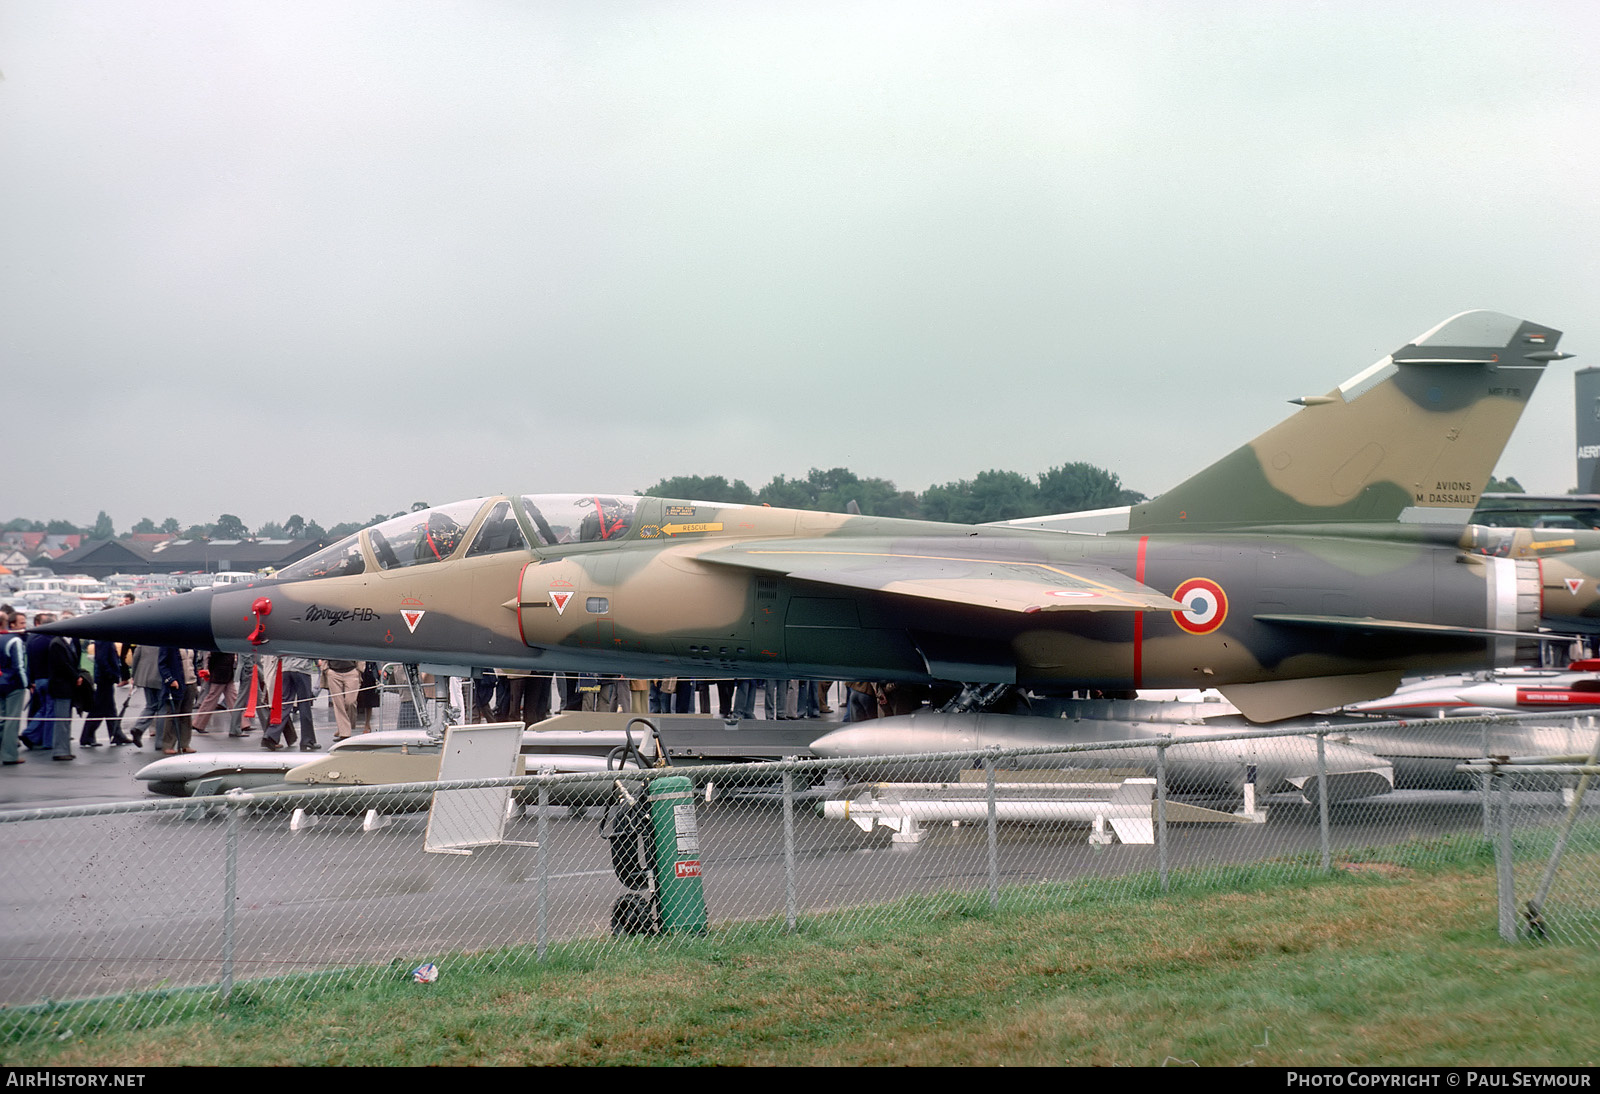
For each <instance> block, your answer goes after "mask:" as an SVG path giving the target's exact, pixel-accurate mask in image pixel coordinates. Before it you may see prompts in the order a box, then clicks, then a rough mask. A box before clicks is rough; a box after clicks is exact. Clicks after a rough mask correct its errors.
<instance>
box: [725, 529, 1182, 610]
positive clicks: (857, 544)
mask: <svg viewBox="0 0 1600 1094" xmlns="http://www.w3.org/2000/svg"><path fill="white" fill-rule="evenodd" d="M1013 542H1014V541H1013ZM974 546H975V545H974V544H973V543H972V542H971V541H970V540H969V541H967V542H966V543H963V544H961V548H965V549H967V550H972V549H973V547H974ZM977 546H979V548H980V550H979V551H974V553H973V554H971V555H956V554H950V555H942V554H933V553H920V552H918V551H909V550H905V549H903V548H902V549H897V548H896V545H895V544H894V543H893V542H892V541H888V540H883V541H876V542H874V541H869V540H853V541H842V540H837V539H817V540H777V541H764V542H756V543H741V544H737V545H734V546H729V547H720V548H717V549H716V550H713V551H707V552H706V553H704V554H702V555H700V556H699V561H701V562H710V563H716V564H718V565H723V566H739V567H743V568H745V569H749V570H759V571H762V572H765V573H774V574H781V575H783V576H785V577H790V578H794V579H795V580H798V581H813V582H816V583H817V584H820V585H835V586H840V587H843V588H850V589H864V590H867V591H870V592H880V593H893V594H896V595H898V596H915V597H922V598H925V599H928V600H940V601H945V602H948V603H953V604H965V605H968V606H971V607H977V608H996V609H999V610H1002V611H1011V612H1040V611H1047V612H1048V611H1089V612H1096V611H1098V612H1106V611H1112V612H1170V611H1182V610H1183V605H1182V604H1180V603H1178V602H1177V601H1176V600H1173V599H1172V598H1171V597H1170V596H1168V595H1166V594H1165V593H1163V592H1160V591H1159V590H1156V589H1152V588H1151V587H1150V586H1148V585H1144V584H1142V583H1140V582H1138V581H1135V580H1133V579H1132V578H1131V577H1128V576H1126V575H1125V574H1122V573H1119V572H1118V571H1116V570H1114V569H1112V568H1111V567H1109V566H1097V565H1092V564H1085V563H1059V562H1049V563H1046V562H1030V561H1026V560H1022V559H1008V558H1004V557H995V558H990V557H983V555H982V553H981V545H977ZM997 546H998V545H997ZM957 549H960V548H957ZM997 553H998V551H997Z"/></svg>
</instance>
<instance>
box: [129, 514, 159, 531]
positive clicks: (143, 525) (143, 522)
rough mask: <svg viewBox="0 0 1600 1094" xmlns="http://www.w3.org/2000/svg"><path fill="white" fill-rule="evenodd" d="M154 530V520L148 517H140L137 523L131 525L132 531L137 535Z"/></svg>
mask: <svg viewBox="0 0 1600 1094" xmlns="http://www.w3.org/2000/svg"><path fill="white" fill-rule="evenodd" d="M155 530H156V522H155V521H153V520H151V519H150V518H149V517H140V518H139V523H138V524H135V525H134V526H133V531H134V532H136V533H138V534H139V535H149V534H150V533H152V532H154V531H155Z"/></svg>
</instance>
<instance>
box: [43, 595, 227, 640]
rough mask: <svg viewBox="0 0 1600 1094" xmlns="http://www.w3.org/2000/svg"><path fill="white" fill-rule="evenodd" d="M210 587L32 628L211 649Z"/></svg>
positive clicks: (69, 634) (48, 632)
mask: <svg viewBox="0 0 1600 1094" xmlns="http://www.w3.org/2000/svg"><path fill="white" fill-rule="evenodd" d="M215 592H216V591H215V590H213V589H196V590H195V591H194V592H189V593H179V594H177V595H176V596H164V597H162V598H161V599H159V600H141V601H139V602H138V603H137V604H129V605H128V606H127V607H124V608H109V609H107V610H106V611H101V612H95V613H93V614H91V615H75V616H73V617H72V618H70V619H58V620H56V621H55V622H54V623H46V624H44V625H43V626H41V627H34V628H32V630H34V631H37V632H38V633H39V634H62V635H66V636H67V637H68V638H87V639H89V640H91V641H96V642H98V641H107V642H132V643H134V644H135V645H139V646H177V647H179V648H180V649H190V650H214V649H216V648H217V645H216V639H215V636H214V634H213V633H212V630H211V600H212V598H213V596H214V595H215Z"/></svg>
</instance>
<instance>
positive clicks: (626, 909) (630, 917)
mask: <svg viewBox="0 0 1600 1094" xmlns="http://www.w3.org/2000/svg"><path fill="white" fill-rule="evenodd" d="M660 933H661V927H660V924H659V923H658V922H657V920H656V908H655V901H654V900H652V899H651V898H650V897H649V896H648V895H646V894H645V893H623V894H622V895H621V896H619V897H617V900H616V903H615V904H613V905H611V934H612V936H613V937H615V938H620V937H622V936H623V935H625V934H660Z"/></svg>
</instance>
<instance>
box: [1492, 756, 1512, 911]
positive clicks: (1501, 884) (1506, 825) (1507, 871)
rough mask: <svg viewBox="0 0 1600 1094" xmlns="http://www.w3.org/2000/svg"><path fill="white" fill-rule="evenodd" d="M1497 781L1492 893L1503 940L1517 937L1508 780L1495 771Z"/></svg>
mask: <svg viewBox="0 0 1600 1094" xmlns="http://www.w3.org/2000/svg"><path fill="white" fill-rule="evenodd" d="M1494 778H1495V781H1496V782H1498V783H1499V784H1500V793H1499V794H1498V795H1497V797H1498V798H1499V799H1500V801H1499V806H1500V839H1499V840H1498V841H1497V842H1496V843H1495V847H1494V870H1495V895H1496V897H1497V900H1496V903H1497V904H1498V906H1499V912H1500V937H1501V938H1503V939H1505V940H1506V941H1507V942H1515V941H1516V940H1517V895H1516V888H1515V886H1516V881H1515V878H1514V877H1513V875H1512V872H1511V866H1512V863H1511V802H1510V780H1509V779H1507V778H1506V777H1505V776H1504V775H1500V774H1496V775H1495V777H1494Z"/></svg>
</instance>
